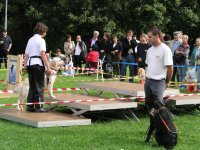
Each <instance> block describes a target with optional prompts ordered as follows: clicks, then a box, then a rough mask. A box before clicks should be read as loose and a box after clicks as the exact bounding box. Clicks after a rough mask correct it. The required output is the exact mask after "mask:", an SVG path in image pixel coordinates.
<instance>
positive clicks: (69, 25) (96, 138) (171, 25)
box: [0, 0, 200, 150]
mask: <svg viewBox="0 0 200 150" xmlns="http://www.w3.org/2000/svg"><path fill="white" fill-rule="evenodd" d="M4 6H5V5H4V1H3V0H1V1H0V28H1V29H2V30H3V28H4V27H3V25H4V11H5V10H4V9H5V7H4ZM199 8H200V4H199V1H198V0H190V1H188V0H115V1H113V0H42V1H41V0H9V3H8V32H9V35H11V37H12V39H13V48H12V52H13V53H23V51H24V49H25V46H26V43H27V40H28V39H29V38H30V37H31V36H32V30H33V27H34V26H35V24H36V23H37V22H38V21H42V22H44V23H46V24H47V25H48V26H49V29H50V30H49V32H48V35H47V37H46V41H47V46H48V49H49V50H55V49H56V48H58V47H59V48H61V49H62V47H63V43H64V41H65V39H66V34H71V35H73V36H75V35H76V34H81V35H83V39H84V40H86V39H88V37H89V36H91V35H92V33H93V31H94V30H98V31H100V33H101V34H102V32H103V31H108V32H110V33H112V34H117V35H118V36H121V35H124V33H125V32H126V31H127V30H128V29H133V30H135V31H137V34H138V35H139V34H140V33H142V32H147V31H148V28H149V27H151V26H153V25H157V26H159V27H160V28H161V29H162V31H163V32H165V33H170V34H172V33H173V31H176V30H182V31H183V32H184V33H185V34H188V35H189V37H190V45H191V44H193V42H194V39H195V38H196V37H197V36H199V25H200V9H199ZM191 46H192V45H191ZM5 77H6V70H5V69H1V70H0V80H5ZM94 78H95V77H91V76H89V77H88V76H80V77H76V78H75V79H73V78H70V77H58V79H57V82H56V83H55V87H57V88H61V87H69V88H71V87H77V80H80V82H81V80H83V79H85V80H91V79H94ZM73 80H75V81H73ZM59 81H64V82H65V83H63V82H59ZM5 88H6V84H0V90H3V89H5ZM104 96H106V97H113V95H112V94H111V93H107V94H106V95H104ZM0 101H1V102H0V103H16V101H17V97H14V98H0ZM61 111H65V110H61ZM173 113H174V115H175V122H176V124H177V126H178V129H179V143H178V145H177V147H176V148H175V149H177V150H196V149H199V148H198V147H199V146H200V144H199V138H200V134H199V131H200V128H199V123H200V119H199V115H200V112H199V111H198V110H191V109H190V108H183V110H181V111H180V110H176V111H173ZM136 115H137V116H138V117H139V118H140V121H141V122H140V123H139V122H134V121H131V120H126V119H125V120H120V119H119V118H117V119H115V118H113V119H112V118H110V119H105V120H102V119H97V120H95V121H93V124H92V125H90V126H80V127H79V126H78V127H57V128H46V129H35V128H32V127H28V126H25V125H21V124H17V123H14V122H10V121H5V120H0V132H1V138H0V149H3V150H11V149H13V150H18V149H19V150H21V149H22V150H23V149H26V150H29V149H30V150H32V149H35V150H40V149H43V150H45V149H47V150H51V149H52V150H54V149H55V150H64V149H66V150H68V149H72V150H80V149H81V150H82V149H84V150H120V149H124V150H151V149H152V150H153V149H162V148H155V147H152V146H151V145H153V144H155V140H152V141H151V143H150V144H148V143H146V144H145V143H144V142H143V141H144V136H145V132H146V129H147V128H148V125H149V119H148V114H147V113H146V112H136Z"/></svg>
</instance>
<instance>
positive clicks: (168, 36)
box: [163, 34, 171, 47]
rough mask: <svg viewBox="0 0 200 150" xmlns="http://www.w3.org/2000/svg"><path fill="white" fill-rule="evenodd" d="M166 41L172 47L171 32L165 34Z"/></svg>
mask: <svg viewBox="0 0 200 150" xmlns="http://www.w3.org/2000/svg"><path fill="white" fill-rule="evenodd" d="M163 40H164V43H165V44H166V45H167V46H169V47H170V43H171V35H169V34H165V36H164V37H163Z"/></svg>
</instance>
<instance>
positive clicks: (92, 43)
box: [90, 38, 97, 46]
mask: <svg viewBox="0 0 200 150" xmlns="http://www.w3.org/2000/svg"><path fill="white" fill-rule="evenodd" d="M96 41H97V39H93V38H92V42H91V45H90V46H93V45H94V44H95V43H96Z"/></svg>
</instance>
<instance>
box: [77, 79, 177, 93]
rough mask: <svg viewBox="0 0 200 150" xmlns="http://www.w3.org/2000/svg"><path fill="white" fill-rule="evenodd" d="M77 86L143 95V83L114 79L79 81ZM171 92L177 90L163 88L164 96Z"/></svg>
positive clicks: (101, 90)
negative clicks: (106, 80) (110, 80)
mask: <svg viewBox="0 0 200 150" xmlns="http://www.w3.org/2000/svg"><path fill="white" fill-rule="evenodd" d="M78 86H79V87H80V88H85V89H90V90H96V91H100V92H112V93H115V94H121V95H129V96H145V93H144V85H143V84H136V83H129V82H119V81H114V82H89V83H79V84H78ZM171 94H179V90H178V89H170V88H169V89H167V90H165V93H164V96H166V95H171Z"/></svg>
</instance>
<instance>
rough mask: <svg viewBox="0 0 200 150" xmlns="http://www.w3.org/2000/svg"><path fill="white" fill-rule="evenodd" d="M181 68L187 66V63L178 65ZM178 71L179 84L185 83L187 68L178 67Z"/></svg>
mask: <svg viewBox="0 0 200 150" xmlns="http://www.w3.org/2000/svg"><path fill="white" fill-rule="evenodd" d="M177 65H179V66H187V64H186V63H180V64H177ZM177 69H178V75H179V82H183V80H184V79H185V76H186V72H187V67H177Z"/></svg>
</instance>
